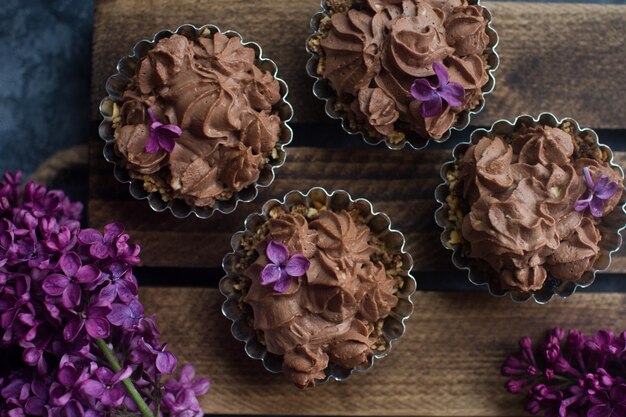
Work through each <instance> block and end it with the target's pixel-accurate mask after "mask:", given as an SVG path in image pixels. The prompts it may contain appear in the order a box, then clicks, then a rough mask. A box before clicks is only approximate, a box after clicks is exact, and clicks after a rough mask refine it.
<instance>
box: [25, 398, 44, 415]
mask: <svg viewBox="0 0 626 417" xmlns="http://www.w3.org/2000/svg"><path fill="white" fill-rule="evenodd" d="M24 410H25V411H26V413H27V414H29V415H31V416H43V415H44V410H45V402H44V401H43V400H42V399H41V398H37V397H31V398H29V399H28V400H26V405H25V406H24Z"/></svg>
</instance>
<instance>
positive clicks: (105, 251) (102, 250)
mask: <svg viewBox="0 0 626 417" xmlns="http://www.w3.org/2000/svg"><path fill="white" fill-rule="evenodd" d="M89 254H90V255H91V256H93V257H94V258H98V259H105V258H106V257H107V256H109V247H108V246H107V245H106V244H104V243H103V242H96V243H94V244H93V245H91V246H90V247H89Z"/></svg>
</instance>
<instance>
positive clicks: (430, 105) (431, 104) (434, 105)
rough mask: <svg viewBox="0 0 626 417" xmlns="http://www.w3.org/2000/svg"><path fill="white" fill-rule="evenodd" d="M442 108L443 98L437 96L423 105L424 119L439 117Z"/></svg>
mask: <svg viewBox="0 0 626 417" xmlns="http://www.w3.org/2000/svg"><path fill="white" fill-rule="evenodd" d="M442 108H443V103H442V102H441V97H439V95H437V96H435V98H434V99H432V100H429V101H425V102H423V103H422V117H424V118H426V117H434V116H437V115H438V114H439V113H441V109H442Z"/></svg>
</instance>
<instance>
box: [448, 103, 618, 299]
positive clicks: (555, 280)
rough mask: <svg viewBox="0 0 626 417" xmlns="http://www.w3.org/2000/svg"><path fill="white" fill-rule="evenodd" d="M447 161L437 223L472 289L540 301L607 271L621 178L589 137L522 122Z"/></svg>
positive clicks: (567, 125)
mask: <svg viewBox="0 0 626 417" xmlns="http://www.w3.org/2000/svg"><path fill="white" fill-rule="evenodd" d="M454 155H455V158H456V160H455V161H454V162H453V163H450V164H447V165H446V166H444V168H443V170H442V173H443V175H444V176H445V179H446V181H447V183H446V184H444V185H443V186H441V187H439V188H438V190H437V197H438V199H439V200H440V201H444V200H445V203H444V206H443V208H442V209H441V210H439V212H438V213H437V220H438V222H439V224H440V225H442V226H444V227H445V228H446V231H445V232H444V234H443V235H442V239H443V240H444V244H445V245H446V246H447V247H449V248H459V252H458V253H456V252H457V251H455V258H454V259H455V263H457V266H464V267H469V268H470V270H471V274H472V279H473V280H474V281H475V282H477V283H488V284H489V285H490V288H491V289H492V291H493V292H494V293H496V294H501V293H504V292H506V291H510V292H512V294H513V295H514V298H516V299H525V298H529V297H530V296H531V295H532V296H534V297H535V298H536V299H537V300H538V301H547V300H548V299H549V298H550V296H551V295H552V294H553V293H557V294H559V295H563V296H565V295H569V294H571V293H572V292H573V291H574V289H575V288H576V286H577V285H579V286H586V285H589V284H590V283H591V282H592V281H593V277H594V273H595V271H596V270H602V269H605V268H606V267H608V262H609V261H610V256H609V255H610V252H612V251H615V250H617V249H618V248H619V245H620V243H621V238H620V236H619V231H620V229H622V228H623V227H624V224H625V223H626V220H625V217H624V210H623V206H624V197H623V189H624V186H623V179H624V175H623V172H622V170H621V169H620V168H619V167H618V166H616V165H613V164H612V161H611V159H612V153H611V151H610V150H609V149H608V148H606V147H605V146H601V145H599V143H598V140H597V136H596V135H595V133H594V132H593V131H591V130H587V129H585V130H581V129H580V128H579V127H578V125H577V124H576V122H575V121H573V120H571V119H566V120H564V121H557V120H556V118H554V116H552V115H549V114H543V115H541V116H540V117H539V119H538V120H537V119H535V120H533V119H531V118H530V117H528V116H523V117H521V118H519V119H518V120H517V121H516V122H515V123H513V124H510V123H508V122H498V123H496V124H495V125H494V127H493V128H492V129H491V130H490V131H485V130H478V131H476V132H474V133H473V134H472V140H471V143H470V144H461V145H459V147H458V148H457V149H456V150H455V152H454ZM446 191H447V193H446Z"/></svg>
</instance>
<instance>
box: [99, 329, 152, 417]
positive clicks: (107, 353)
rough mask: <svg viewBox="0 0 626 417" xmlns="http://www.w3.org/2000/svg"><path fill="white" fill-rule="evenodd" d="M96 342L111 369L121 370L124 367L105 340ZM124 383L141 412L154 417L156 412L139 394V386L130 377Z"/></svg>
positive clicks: (146, 416)
mask: <svg viewBox="0 0 626 417" xmlns="http://www.w3.org/2000/svg"><path fill="white" fill-rule="evenodd" d="M96 344H97V345H98V347H99V348H100V350H101V351H102V353H103V354H104V357H105V358H106V360H107V361H108V362H109V365H111V369H113V371H115V372H119V371H120V370H121V369H122V366H121V365H120V363H119V362H118V360H117V358H116V357H115V355H114V354H113V352H112V351H111V349H109V347H108V346H107V344H106V343H105V342H104V340H102V339H96ZM122 384H124V387H125V388H126V391H128V393H129V394H130V396H131V397H132V399H133V400H134V401H135V404H137V407H139V411H141V414H142V415H143V416H144V417H154V413H153V412H152V410H150V408H149V407H148V404H146V402H145V401H144V400H143V398H141V394H139V391H137V388H135V385H134V384H133V382H132V381H131V380H130V378H126V379H123V380H122Z"/></svg>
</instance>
